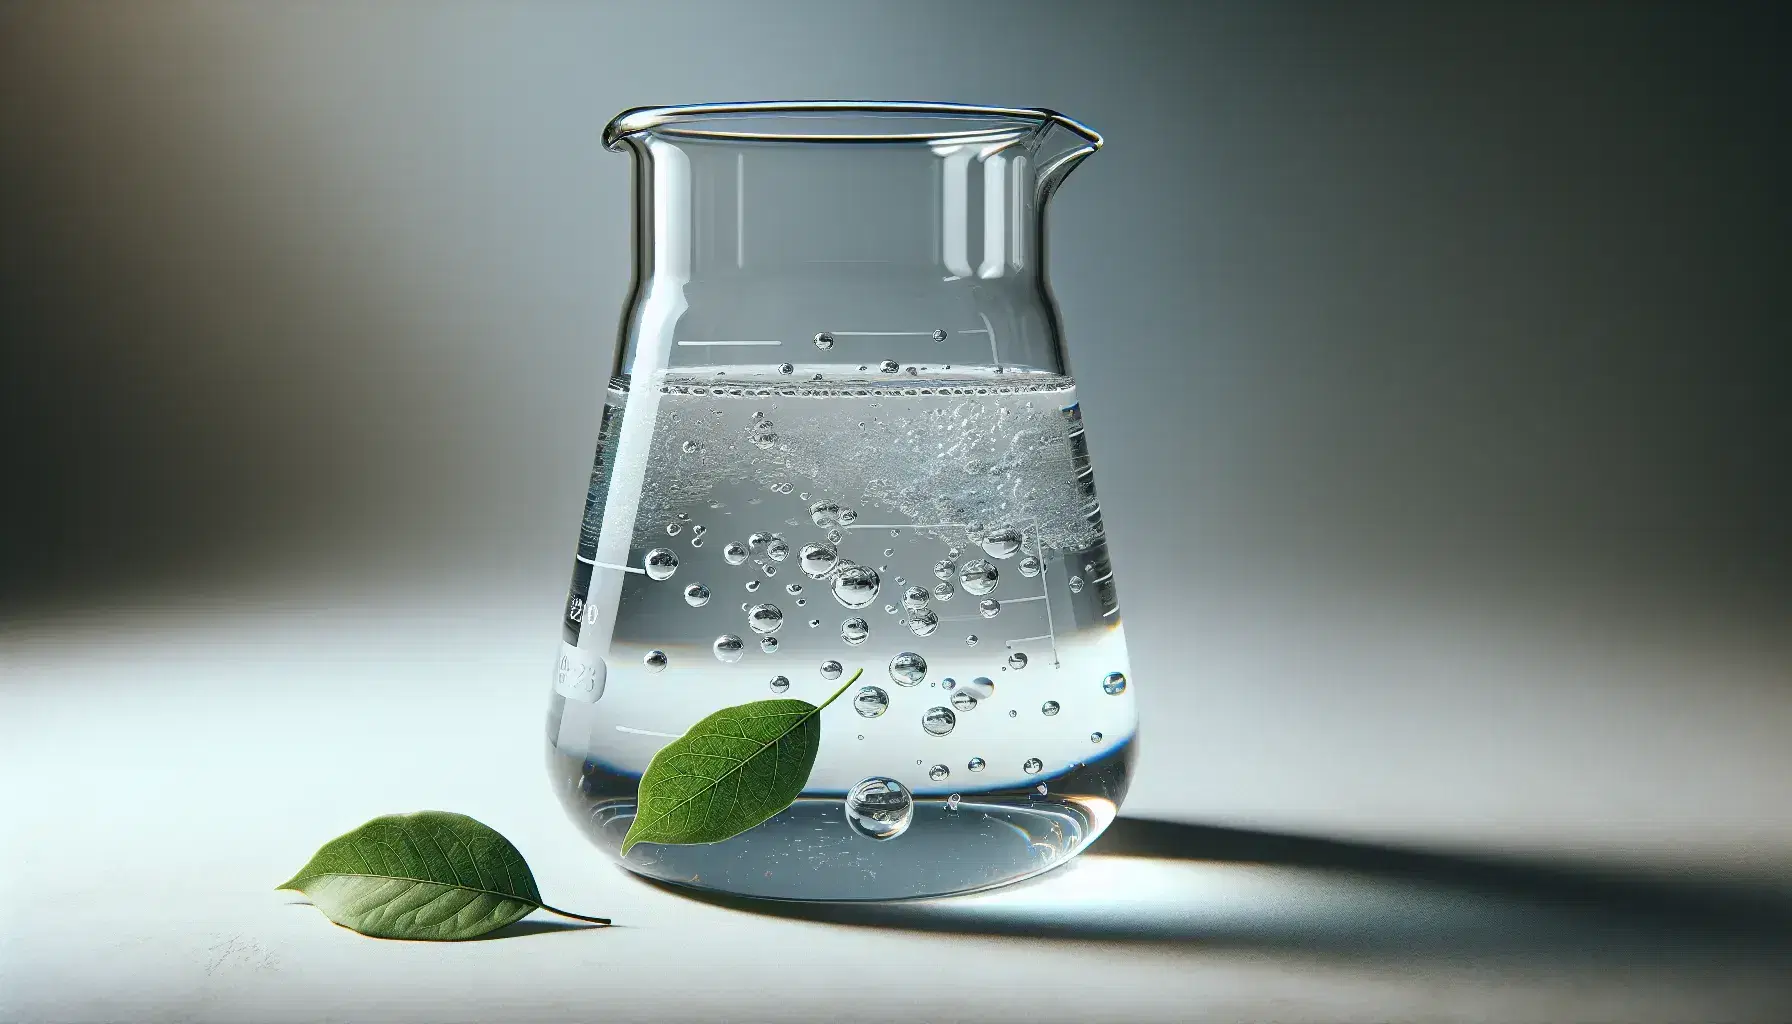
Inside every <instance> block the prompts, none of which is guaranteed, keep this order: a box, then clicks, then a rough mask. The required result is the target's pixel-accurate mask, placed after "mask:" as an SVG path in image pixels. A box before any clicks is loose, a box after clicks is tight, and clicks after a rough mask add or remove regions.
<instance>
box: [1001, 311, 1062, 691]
mask: <svg viewBox="0 0 1792 1024" xmlns="http://www.w3.org/2000/svg"><path fill="white" fill-rule="evenodd" d="M983 322H984V323H988V322H989V320H988V319H987V318H986V319H985V320H984V321H983ZM995 347H996V335H995V332H994V331H991V332H989V349H990V353H991V354H992V355H993V354H994V352H995ZM1027 533H1031V534H1032V535H1033V556H1034V557H1035V558H1038V559H1039V596H1038V597H1037V598H1031V597H1027V598H1021V599H1020V600H1023V601H1033V600H1038V601H1044V602H1045V631H1046V633H1047V634H1048V635H1049V636H1050V637H1051V641H1052V667H1053V668H1058V667H1059V666H1060V665H1061V664H1062V663H1061V662H1059V660H1058V627H1057V626H1056V625H1055V624H1054V623H1053V622H1052V601H1051V593H1052V591H1051V587H1049V586H1047V585H1046V582H1045V574H1046V570H1047V569H1048V568H1049V567H1050V563H1049V562H1047V561H1046V558H1045V542H1044V541H1042V540H1041V539H1040V538H1039V519H1038V517H1034V519H1033V525H1032V526H1031V527H1030V528H1028V530H1027V531H1026V532H1024V533H1022V534H1021V550H1022V551H1025V550H1026V546H1027V545H1026V535H1027Z"/></svg>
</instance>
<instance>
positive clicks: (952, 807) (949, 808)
mask: <svg viewBox="0 0 1792 1024" xmlns="http://www.w3.org/2000/svg"><path fill="white" fill-rule="evenodd" d="M963 799H964V797H961V796H959V795H958V794H957V793H953V794H952V795H951V796H949V797H947V798H946V813H948V814H957V813H958V802H959V801H960V800H963Z"/></svg>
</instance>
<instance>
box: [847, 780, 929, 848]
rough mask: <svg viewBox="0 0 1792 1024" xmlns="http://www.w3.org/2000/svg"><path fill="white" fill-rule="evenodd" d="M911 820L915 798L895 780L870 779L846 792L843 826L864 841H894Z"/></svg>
mask: <svg viewBox="0 0 1792 1024" xmlns="http://www.w3.org/2000/svg"><path fill="white" fill-rule="evenodd" d="M914 820H915V798H914V797H913V796H910V795H909V791H908V787H906V786H904V785H903V784H902V783H900V782H897V781H896V780H895V779H886V778H882V777H881V776H874V777H872V778H869V779H865V780H864V781H862V782H860V783H859V784H858V785H856V786H854V787H852V788H851V789H849V790H847V792H846V824H847V825H848V827H850V828H851V829H852V830H853V831H854V832H857V833H858V834H859V835H862V836H864V837H865V838H867V839H880V840H881V839H895V838H896V837H897V836H899V835H901V834H902V833H904V832H906V831H908V826H909V823H910V822H912V821H914Z"/></svg>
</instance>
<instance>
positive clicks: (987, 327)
mask: <svg viewBox="0 0 1792 1024" xmlns="http://www.w3.org/2000/svg"><path fill="white" fill-rule="evenodd" d="M977 319H979V320H981V321H983V332H984V333H985V334H987V335H989V365H991V366H1001V365H1002V360H1001V359H1000V358H999V357H998V356H997V355H996V325H995V324H992V323H990V322H989V317H988V316H986V315H984V314H983V313H978V314H977ZM1034 525H1035V526H1037V525H1038V523H1037V522H1035V523H1034ZM1052 660H1054V661H1056V660H1057V655H1056V654H1053V655H1052Z"/></svg>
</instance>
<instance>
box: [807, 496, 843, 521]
mask: <svg viewBox="0 0 1792 1024" xmlns="http://www.w3.org/2000/svg"><path fill="white" fill-rule="evenodd" d="M809 519H810V521H812V522H813V523H814V524H815V525H816V526H832V525H834V524H835V523H837V522H839V521H840V503H839V502H837V501H818V502H816V503H815V504H813V505H810V506H809Z"/></svg>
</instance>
